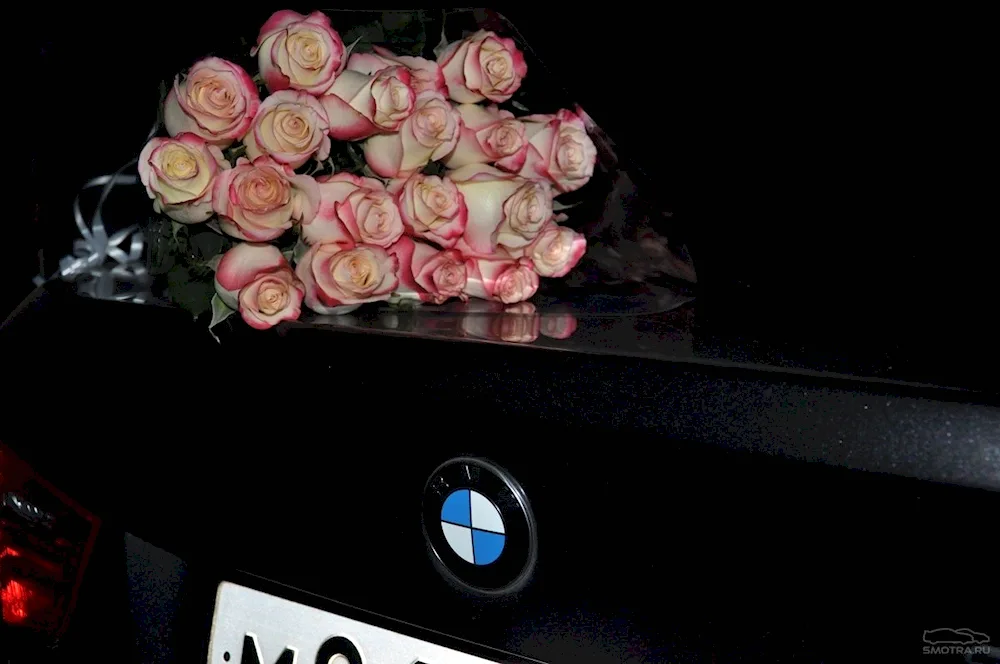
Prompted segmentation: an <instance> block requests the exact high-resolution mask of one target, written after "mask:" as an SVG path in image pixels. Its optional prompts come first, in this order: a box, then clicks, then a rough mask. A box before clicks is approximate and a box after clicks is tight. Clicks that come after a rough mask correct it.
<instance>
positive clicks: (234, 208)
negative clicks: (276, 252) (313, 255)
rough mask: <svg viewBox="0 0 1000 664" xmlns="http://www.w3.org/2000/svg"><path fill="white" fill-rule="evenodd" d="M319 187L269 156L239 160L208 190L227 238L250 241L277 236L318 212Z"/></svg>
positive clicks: (314, 182)
mask: <svg viewBox="0 0 1000 664" xmlns="http://www.w3.org/2000/svg"><path fill="white" fill-rule="evenodd" d="M319 200H320V196H319V187H318V186H317V185H316V181H315V180H314V179H312V178H311V177H309V176H308V175H296V173H295V171H293V170H292V169H291V168H289V167H288V166H286V165H284V164H279V163H278V162H276V161H274V160H273V159H272V158H271V157H268V156H262V157H257V158H256V159H254V160H253V162H251V161H250V160H249V159H247V158H245V157H241V158H240V159H239V160H238V161H237V162H236V167H235V168H233V169H232V170H229V171H224V172H223V173H220V174H219V176H218V177H216V179H215V188H214V189H213V191H212V208H213V209H214V210H215V211H216V213H218V215H219V225H220V226H221V227H222V230H223V231H224V232H225V233H226V234H227V235H232V236H233V237H235V238H239V239H241V240H250V241H252V242H267V241H268V240H273V239H275V238H276V237H278V236H280V235H281V234H282V233H284V232H285V231H286V230H288V229H289V228H291V227H292V224H293V223H294V222H296V221H311V220H312V218H313V217H315V216H316V211H317V210H318V209H319Z"/></svg>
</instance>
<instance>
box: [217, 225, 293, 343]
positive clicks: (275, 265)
mask: <svg viewBox="0 0 1000 664" xmlns="http://www.w3.org/2000/svg"><path fill="white" fill-rule="evenodd" d="M215 292H217V293H218V294H219V297H220V298H222V301H223V302H225V303H226V304H227V305H228V306H229V307H231V308H233V309H238V310H239V312H240V315H241V316H243V320H245V321H246V322H247V325H249V326H250V327H254V328H257V329H258V330H266V329H267V328H269V327H272V326H274V325H277V324H278V323H280V322H281V321H283V320H296V319H298V317H299V314H300V313H301V312H302V297H303V295H304V294H305V287H304V286H303V285H302V282H301V281H299V280H298V279H297V278H296V277H295V274H294V273H293V272H292V268H291V267H290V266H289V265H288V261H286V260H285V257H284V256H282V255H281V252H280V251H278V248H277V247H275V246H273V245H270V244H252V243H246V242H243V243H240V244H237V245H236V246H235V247H233V248H232V249H230V250H229V251H227V252H226V253H225V254H223V256H222V260H221V261H219V267H218V268H217V269H216V271H215Z"/></svg>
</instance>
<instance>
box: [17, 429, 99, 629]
mask: <svg viewBox="0 0 1000 664" xmlns="http://www.w3.org/2000/svg"><path fill="white" fill-rule="evenodd" d="M98 525H99V521H98V519H97V518H96V517H94V516H93V515H92V514H90V513H89V512H87V511H86V510H84V509H82V508H81V507H80V506H79V505H77V504H76V503H74V502H73V501H72V500H71V499H70V498H69V497H68V496H66V495H65V494H63V493H62V492H61V491H59V490H58V489H56V488H55V487H54V486H52V485H51V484H50V483H49V482H46V481H45V480H44V479H42V478H41V477H39V476H38V475H37V474H36V473H35V472H34V471H33V470H32V469H31V468H30V467H29V466H28V465H27V464H26V463H24V462H23V461H22V460H21V459H19V458H17V457H16V456H14V453H13V452H12V451H11V450H10V449H9V448H7V447H5V446H3V445H0V608H2V611H0V615H2V620H3V622H4V623H6V624H7V625H8V626H9V627H11V628H23V629H28V630H32V631H35V632H43V633H45V634H47V635H49V636H52V637H57V636H59V635H60V634H61V633H62V632H63V631H64V630H65V628H66V624H67V621H68V619H69V616H70V614H71V613H72V610H73V606H74V604H75V603H76V595H77V591H78V589H79V586H80V580H81V578H82V576H83V572H84V569H85V568H86V566H87V560H88V558H89V557H90V552H91V549H92V548H93V544H94V539H95V537H96V535H97V529H98Z"/></svg>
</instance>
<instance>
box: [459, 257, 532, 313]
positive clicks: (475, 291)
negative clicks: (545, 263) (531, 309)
mask: <svg viewBox="0 0 1000 664" xmlns="http://www.w3.org/2000/svg"><path fill="white" fill-rule="evenodd" d="M465 266H466V270H467V281H466V285H465V294H466V295H468V296H469V297H478V298H481V299H483V300H499V301H500V302H503V303H504V304H515V303H517V302H522V301H524V300H527V299H529V298H531V297H532V296H533V295H534V294H535V291H537V290H538V273H536V272H535V270H534V269H533V268H532V266H531V260H530V259H527V258H520V259H517V260H515V259H511V258H507V259H504V258H498V259H490V258H469V259H466V261H465Z"/></svg>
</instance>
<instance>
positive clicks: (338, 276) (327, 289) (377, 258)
mask: <svg viewBox="0 0 1000 664" xmlns="http://www.w3.org/2000/svg"><path fill="white" fill-rule="evenodd" d="M398 267H399V261H398V259H397V258H396V257H395V256H390V255H389V254H388V253H387V252H386V250H385V249H383V248H382V247H376V246H374V245H368V244H354V243H353V242H348V241H344V242H324V243H321V244H314V245H313V246H312V247H310V248H309V251H307V252H306V253H305V255H303V256H302V259H301V260H299V264H298V266H296V268H295V274H296V275H297V276H298V277H299V279H301V280H302V283H303V284H305V288H306V296H305V303H306V306H307V307H309V308H310V309H312V310H313V311H315V312H316V313H320V314H345V313H348V312H350V311H354V310H355V309H357V308H358V307H359V306H361V305H362V304H364V303H365V302H378V301H381V300H388V299H389V296H390V295H391V294H392V291H393V290H394V289H395V288H396V286H397V285H398V284H399V279H398V278H397V276H396V272H397V270H398Z"/></svg>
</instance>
